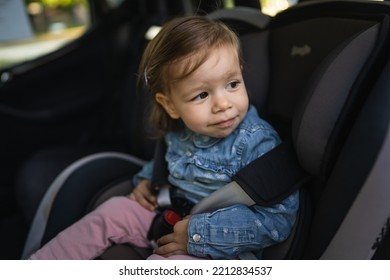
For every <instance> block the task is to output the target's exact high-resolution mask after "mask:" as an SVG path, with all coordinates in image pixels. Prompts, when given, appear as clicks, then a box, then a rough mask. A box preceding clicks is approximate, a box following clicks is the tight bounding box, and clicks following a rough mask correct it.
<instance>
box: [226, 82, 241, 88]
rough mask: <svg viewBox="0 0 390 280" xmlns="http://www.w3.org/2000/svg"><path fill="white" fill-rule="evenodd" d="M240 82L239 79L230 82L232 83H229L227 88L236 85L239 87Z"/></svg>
mask: <svg viewBox="0 0 390 280" xmlns="http://www.w3.org/2000/svg"><path fill="white" fill-rule="evenodd" d="M239 83H240V82H238V81H233V82H230V83H228V85H227V88H228V89H235V88H236V87H238V84H239Z"/></svg>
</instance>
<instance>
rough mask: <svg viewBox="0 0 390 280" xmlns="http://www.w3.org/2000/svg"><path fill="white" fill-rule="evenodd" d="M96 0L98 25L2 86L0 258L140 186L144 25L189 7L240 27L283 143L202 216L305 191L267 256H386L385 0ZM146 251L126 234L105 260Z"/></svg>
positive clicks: (149, 148)
mask: <svg viewBox="0 0 390 280" xmlns="http://www.w3.org/2000/svg"><path fill="white" fill-rule="evenodd" d="M92 2H95V4H94V6H93V7H94V17H93V18H94V19H95V21H96V23H95V24H94V25H92V26H91V27H90V28H89V29H88V30H87V31H86V32H85V34H83V35H82V36H81V37H80V38H78V39H76V40H74V41H73V42H71V43H69V44H67V45H65V46H63V47H62V48H60V49H58V50H57V51H54V52H52V53H49V54H47V55H44V56H42V57H39V58H36V59H33V60H31V61H26V62H23V63H19V64H16V65H12V66H9V67H5V68H2V69H0V77H8V78H7V79H1V80H0V115H1V118H0V122H1V124H2V127H4V128H5V129H4V130H3V131H4V135H3V137H1V138H0V141H1V146H0V147H1V148H0V149H1V150H0V151H1V155H2V157H1V159H0V166H1V167H2V170H3V172H1V174H0V176H1V177H0V199H1V203H0V207H1V211H0V214H1V216H0V229H1V230H0V232H1V233H0V234H1V235H0V236H1V237H2V238H3V239H4V240H7V242H6V243H7V244H6V245H4V250H1V251H2V252H1V257H0V258H1V259H25V258H28V256H29V255H30V254H31V253H32V252H34V250H37V249H38V248H40V246H42V245H44V244H45V243H46V242H48V241H49V240H50V239H51V238H52V237H54V236H55V235H56V234H58V233H59V232H60V231H61V230H62V229H64V228H66V227H68V226H69V225H71V224H72V223H74V222H75V221H77V220H79V219H80V218H81V217H83V216H84V215H85V214H86V213H88V212H89V211H91V210H93V209H94V208H95V207H96V206H97V205H99V204H100V203H102V202H103V201H105V200H106V199H107V198H109V197H111V196H113V195H125V194H127V193H129V192H130V191H131V188H132V186H131V178H132V175H134V174H135V172H137V171H138V170H139V169H140V168H141V167H142V165H143V164H144V163H145V162H146V161H148V160H150V159H151V158H152V157H153V156H154V155H155V147H156V146H157V145H156V144H157V143H156V141H155V140H153V139H151V138H150V137H149V130H148V128H147V122H146V119H147V116H148V102H147V100H148V97H149V96H148V93H147V92H146V91H145V90H144V89H142V88H139V87H137V82H136V80H137V67H138V63H139V59H140V56H141V54H142V51H143V49H144V47H145V46H146V44H147V42H148V39H147V38H146V37H145V34H146V33H147V31H148V30H150V29H151V27H156V26H161V25H162V24H163V23H164V22H165V21H166V20H168V19H170V18H173V17H175V16H179V15H184V14H200V15H202V16H206V17H210V18H213V19H217V20H221V21H223V22H224V23H226V24H227V25H228V26H230V27H231V28H232V29H233V30H234V31H235V32H236V33H237V34H238V35H239V38H240V41H241V44H242V48H243V57H244V67H243V69H244V79H245V84H246V87H247V90H248V93H249V96H250V101H251V103H252V104H253V105H255V107H256V108H257V110H258V112H259V114H260V116H261V117H262V118H264V119H265V120H267V121H268V122H270V123H271V124H272V125H273V126H274V127H275V129H276V130H277V131H278V133H279V134H280V135H281V138H282V140H283V145H281V146H280V149H274V150H272V151H271V152H269V153H267V154H266V155H265V156H263V157H261V160H259V161H255V162H254V163H253V164H250V165H248V166H247V168H244V170H242V172H241V171H240V172H239V173H238V174H237V175H236V176H235V177H234V178H233V179H234V181H235V183H236V184H235V187H234V189H233V190H232V189H231V188H229V187H228V186H227V187H226V188H222V189H221V190H219V191H218V192H216V193H215V195H214V194H213V195H211V196H210V197H208V198H206V199H205V200H204V201H202V202H201V203H200V204H201V205H199V206H198V207H197V209H196V211H198V212H202V211H212V209H211V208H210V207H211V206H212V207H214V208H215V207H223V206H225V205H226V204H228V203H247V200H248V197H249V202H248V203H257V204H260V205H269V204H273V203H275V202H278V201H281V200H282V199H283V198H285V197H286V196H287V195H289V194H291V193H292V191H295V190H297V189H299V190H300V210H299V216H298V219H297V221H296V223H295V225H294V228H293V231H292V233H291V234H290V236H289V238H288V239H287V240H286V241H285V242H283V243H281V244H277V245H274V246H271V247H269V248H267V249H266V251H265V254H264V258H266V259H389V258H390V240H389V239H390V238H389V232H388V229H389V223H390V206H388V198H389V197H390V189H389V188H388V186H389V183H390V174H389V172H387V170H388V169H389V165H390V161H389V159H390V157H389V155H390V138H389V131H390V130H389V128H390V110H389V109H388V108H389V107H390V79H389V77H390V76H389V75H390V64H389V62H390V60H389V58H390V51H389V50H390V4H389V3H388V2H387V1H369V0H367V1H360V0H356V1H355V0H354V1H335V0H327V1H314V0H313V1H299V2H297V3H296V4H295V5H293V6H291V7H289V8H287V9H285V10H283V11H281V12H279V13H277V14H276V15H272V16H271V15H267V14H265V13H262V12H261V11H262V10H261V8H262V7H261V2H260V1H201V0H197V1H195V0H193V1H184V0H183V1H179V0H174V1H172V0H166V1H158V0H148V1H140V0H138V1H136V0H123V1H119V3H118V4H117V5H116V6H115V7H113V8H108V7H107V5H106V4H102V3H103V2H105V1H92ZM100 2H102V3H100ZM226 2H229V3H230V2H233V3H234V5H233V7H232V6H231V4H232V3H230V5H226ZM99 3H100V4H99ZM262 170H267V172H261V171H262ZM231 197H232V198H233V202H231V201H228V199H227V198H231ZM245 199H246V200H245ZM244 200H245V202H244ZM148 254H150V250H147V249H145V248H134V247H132V246H130V245H128V244H122V245H115V246H112V247H111V248H109V250H107V252H105V253H104V254H103V255H102V256H101V257H100V258H99V259H144V258H145V257H146V256H147V255H148Z"/></svg>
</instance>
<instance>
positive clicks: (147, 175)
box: [133, 160, 154, 186]
mask: <svg viewBox="0 0 390 280" xmlns="http://www.w3.org/2000/svg"><path fill="white" fill-rule="evenodd" d="M153 166H154V161H153V160H151V161H149V162H148V163H146V164H145V165H144V166H143V167H142V169H141V171H139V172H138V173H137V174H135V175H134V177H133V185H134V186H137V185H138V183H139V181H141V180H142V179H148V180H151V179H152V175H153Z"/></svg>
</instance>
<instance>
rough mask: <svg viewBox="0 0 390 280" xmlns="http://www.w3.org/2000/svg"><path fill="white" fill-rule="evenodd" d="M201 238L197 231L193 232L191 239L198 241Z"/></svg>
mask: <svg viewBox="0 0 390 280" xmlns="http://www.w3.org/2000/svg"><path fill="white" fill-rule="evenodd" d="M201 238H202V236H200V234H199V233H195V234H194V235H193V236H192V240H193V241H194V242H199V241H200V239H201Z"/></svg>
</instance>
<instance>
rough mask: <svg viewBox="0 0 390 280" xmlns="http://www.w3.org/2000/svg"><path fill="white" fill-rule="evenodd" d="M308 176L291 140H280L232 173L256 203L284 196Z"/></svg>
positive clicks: (265, 204)
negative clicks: (269, 149)
mask: <svg viewBox="0 0 390 280" xmlns="http://www.w3.org/2000/svg"><path fill="white" fill-rule="evenodd" d="M308 178H309V176H308V175H307V173H306V172H305V171H304V170H303V169H302V167H301V166H300V164H299V161H298V158H297V157H296V154H295V151H294V148H293V145H292V144H291V142H290V141H285V142H282V143H281V144H280V145H278V146H277V147H275V148H274V149H272V150H271V151H269V152H267V153H266V154H264V155H263V156H261V157H259V158H257V159H256V160H254V161H252V162H251V163H250V164H248V165H247V166H245V167H244V168H243V169H241V170H240V171H239V172H237V174H236V175H235V176H233V180H234V181H236V182H237V183H238V184H239V185H240V187H241V188H242V189H243V190H244V191H245V192H246V193H247V194H248V196H249V197H251V198H252V199H253V200H254V201H255V202H256V204H258V205H261V206H265V207H268V206H271V205H274V204H276V203H279V202H281V201H282V200H284V199H285V198H287V197H288V196H289V195H290V194H292V193H293V192H294V191H296V190H298V189H299V188H300V187H302V186H303V185H304V184H305V183H306V182H307V180H308Z"/></svg>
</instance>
